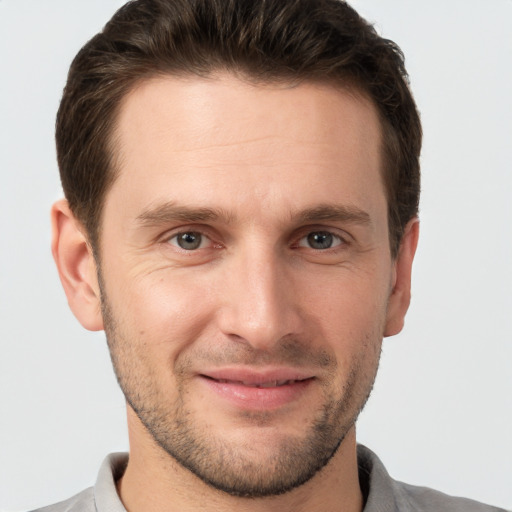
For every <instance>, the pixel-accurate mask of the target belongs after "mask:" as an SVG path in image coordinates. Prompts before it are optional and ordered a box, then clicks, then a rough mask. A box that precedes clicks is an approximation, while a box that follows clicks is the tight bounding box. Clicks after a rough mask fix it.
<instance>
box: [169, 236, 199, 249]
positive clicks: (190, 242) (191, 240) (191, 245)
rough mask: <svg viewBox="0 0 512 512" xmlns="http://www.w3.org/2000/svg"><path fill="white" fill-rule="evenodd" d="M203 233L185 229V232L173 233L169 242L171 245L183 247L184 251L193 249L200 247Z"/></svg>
mask: <svg viewBox="0 0 512 512" xmlns="http://www.w3.org/2000/svg"><path fill="white" fill-rule="evenodd" d="M203 238H205V237H203V235H202V234H201V233H197V232H196V231H186V232H185V233H178V234H177V235H174V236H173V237H172V238H171V239H170V240H169V243H171V244H172V245H176V246H177V247H179V248H180V249H184V250H185V251H193V250H195V249H200V248H201V247H202V246H203V245H204V243H205V242H204V240H203Z"/></svg>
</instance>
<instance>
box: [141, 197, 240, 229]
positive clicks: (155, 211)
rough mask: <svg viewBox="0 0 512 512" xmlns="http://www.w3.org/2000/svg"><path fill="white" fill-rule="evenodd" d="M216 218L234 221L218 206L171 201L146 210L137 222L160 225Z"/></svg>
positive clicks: (146, 224)
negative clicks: (190, 205)
mask: <svg viewBox="0 0 512 512" xmlns="http://www.w3.org/2000/svg"><path fill="white" fill-rule="evenodd" d="M214 220H223V221H224V222H226V223H227V224H229V223H230V222H232V220H233V216H232V215H230V214H229V213H228V212H226V211H225V210H222V209H218V208H196V207H194V208H191V207H188V206H180V205H177V204H176V203H174V202H172V201H169V202H165V203H162V204H160V205H158V206H155V207H151V208H148V209H146V210H144V211H143V212H142V213H141V214H140V215H138V216H137V218H136V221H137V223H138V224H140V225H141V226H158V225H161V224H167V223H170V222H176V221H180V222H207V221H210V222H211V221H214Z"/></svg>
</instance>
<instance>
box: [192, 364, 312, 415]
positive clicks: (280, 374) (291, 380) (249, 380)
mask: <svg viewBox="0 0 512 512" xmlns="http://www.w3.org/2000/svg"><path fill="white" fill-rule="evenodd" d="M199 378H200V380H201V382H202V383H203V384H204V385H205V386H206V387H207V388H208V389H209V390H210V391H212V392H213V393H215V395H216V396H217V397H219V398H220V399H221V400H225V401H227V402H228V403H230V404H232V405H234V406H235V407H237V408H241V409H245V410H254V411H256V410H261V411H263V410H273V409H277V408H280V407H283V406H285V405H287V404H290V403H292V402H295V401H297V400H299V399H300V398H301V396H303V395H304V394H305V392H306V390H307V389H308V388H309V386H310V385H311V383H312V382H313V380H314V378H315V377H314V375H313V374H312V373H308V372H305V371H303V370H298V369H293V368H271V369H265V370H261V371H255V370H248V369H244V368H224V369H214V370H209V371H206V372H202V373H201V374H199Z"/></svg>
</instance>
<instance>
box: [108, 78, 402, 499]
mask: <svg viewBox="0 0 512 512" xmlns="http://www.w3.org/2000/svg"><path fill="white" fill-rule="evenodd" d="M115 140H116V145H117V146H116V151H117V152H118V153H117V154H118V164H119V168H120V174H119V177H118V178H117V180H116V182H115V183H114V185H113V187H112V189H111V190H110V191H109V193H108V195H107V198H106V203H105V209H104V217H103V224H102V233H101V237H102V238H101V248H100V253H101V279H100V283H101V289H102V309H103V318H104V323H105V330H106V333H107V338H108V342H109V346H110V350H111V354H112V359H113V362H114V367H115V371H116V374H117V377H118V380H119V382H120V385H121V387H122V389H123V391H124V393H125V396H126V398H127V401H128V403H129V406H130V408H131V409H132V410H133V411H134V412H135V414H134V417H136V421H138V422H140V424H141V425H143V426H144V428H143V430H144V432H145V433H146V434H145V435H147V437H148V439H150V440H151V442H153V443H154V444H155V445H157V446H158V447H159V449H163V453H165V454H166V456H167V454H168V455H170V456H172V457H173V458H174V459H175V460H177V461H178V462H179V463H180V464H181V465H182V466H184V467H186V468H188V469H190V470H191V471H192V472H193V473H195V474H196V475H197V476H199V477H200V478H201V479H203V480H204V481H205V482H207V483H209V484H210V485H213V486H214V487H216V488H217V489H221V490H224V491H226V492H229V493H231V494H235V495H242V496H265V495H273V494H279V493H282V492H286V491H288V490H290V489H292V488H294V487H296V486H298V485H300V484H302V483H303V482H305V481H307V480H308V479H310V478H311V477H312V476H313V475H315V473H316V472H317V471H318V470H319V469H321V468H322V467H324V466H325V465H326V464H327V463H328V461H329V460H330V459H331V458H332V457H333V455H334V454H335V453H336V450H337V448H338V447H339V445H340V443H341V442H342V440H343V439H344V437H345V436H346V434H347V433H348V432H349V431H351V429H352V428H353V425H354V421H355V419H356V417H357V415H358V413H359V412H360V410H361V408H362V407H363V405H364V403H365V401H366V399H367V397H368V395H369V393H370V390H371V387H372V384H373V381H374V377H375V373H376V370H377V365H378V359H379V353H380V347H381V341H382V337H383V334H384V333H385V330H386V328H387V325H388V323H389V321H390V318H389V317H390V301H392V289H393V286H394V281H395V277H396V264H395V262H394V261H393V260H392V258H391V256H390V249H389V238H388V224H387V214H386V212H387V208H386V198H385V193H384V187H383V184H382V180H381V158H380V129H379V122H378V118H377V114H376V112H375V110H374V108H373V107H372V105H371V104H370V103H369V102H368V101H366V100H365V99H363V98H361V97H359V96H356V95H353V94H349V93H348V92H346V91H342V90H339V89H334V88H331V87H329V86H320V85H314V84H303V85H299V86H297V87H294V88H290V87H283V86H277V85H275V86H272V85H265V86H260V85H258V86H255V85H250V84H247V83H244V82H241V81H239V80H238V79H236V78H234V77H232V76H229V75H224V76H219V77H217V78H212V79H209V80H200V79H190V80H185V79H175V78H171V77H169V78H160V79H154V80H150V81H147V82H144V83H142V84H141V85H140V86H138V87H137V88H136V89H135V90H134V91H132V93H130V94H129V96H127V97H126V98H125V100H124V102H123V105H122V109H121V113H120V117H119V120H118V126H117V130H116V134H115Z"/></svg>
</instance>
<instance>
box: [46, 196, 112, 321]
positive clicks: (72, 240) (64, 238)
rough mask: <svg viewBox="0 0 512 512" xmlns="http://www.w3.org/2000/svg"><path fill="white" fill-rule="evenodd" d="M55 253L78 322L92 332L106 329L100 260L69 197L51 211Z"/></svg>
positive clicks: (65, 289)
mask: <svg viewBox="0 0 512 512" xmlns="http://www.w3.org/2000/svg"><path fill="white" fill-rule="evenodd" d="M51 220H52V253H53V259H54V260H55V263H56V264H57V270H58V271H59V276H60V281H61V283H62V286H63V287H64V292H65V293H66V297H67V298H68V304H69V307H70V308H71V311H73V314H74V315H75V316H76V318H77V319H78V321H79V322H80V323H81V324H82V325H83V326H84V327H85V328H86V329H89V330H90V331H100V330H102V329H103V318H102V315H101V300H100V290H99V286H98V278H97V269H96V262H95V260H94V256H93V252H92V248H91V246H90V245H89V242H88V240H87V237H86V235H85V230H84V228H83V226H82V225H81V224H80V223H79V222H78V221H77V220H76V219H75V216H74V215H73V213H72V212H71V210H70V208H69V205H68V202H67V201H66V200H65V199H62V200H60V201H57V202H56V203H55V204H54V205H53V206H52V210H51Z"/></svg>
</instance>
